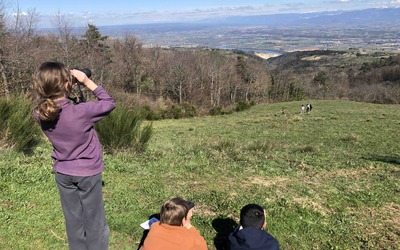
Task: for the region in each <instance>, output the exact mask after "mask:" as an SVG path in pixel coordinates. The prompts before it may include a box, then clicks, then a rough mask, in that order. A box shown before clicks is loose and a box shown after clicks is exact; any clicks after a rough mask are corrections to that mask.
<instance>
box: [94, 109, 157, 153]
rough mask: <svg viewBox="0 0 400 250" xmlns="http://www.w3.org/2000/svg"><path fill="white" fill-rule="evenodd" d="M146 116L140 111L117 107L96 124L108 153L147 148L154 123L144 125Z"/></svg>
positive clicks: (139, 150)
mask: <svg viewBox="0 0 400 250" xmlns="http://www.w3.org/2000/svg"><path fill="white" fill-rule="evenodd" d="M143 121H144V117H143V113H142V112H140V111H136V112H134V111H130V110H128V109H126V108H124V107H117V108H116V109H115V110H114V111H112V112H111V113H110V114H109V115H108V116H107V117H106V118H104V119H103V120H102V121H100V122H99V123H98V124H96V130H97V133H98V135H99V139H100V141H101V143H102V145H103V147H104V149H105V150H106V151H107V152H108V153H114V152H115V151H118V150H127V149H133V150H134V151H136V152H142V151H143V150H145V148H146V146H147V143H148V141H149V140H150V138H151V135H152V131H153V130H152V127H153V126H152V123H149V124H147V125H144V126H142V125H143Z"/></svg>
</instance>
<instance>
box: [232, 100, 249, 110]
mask: <svg viewBox="0 0 400 250" xmlns="http://www.w3.org/2000/svg"><path fill="white" fill-rule="evenodd" d="M250 107H251V105H250V103H248V102H246V101H239V102H238V104H237V105H236V109H235V110H236V112H240V111H244V110H247V109H250Z"/></svg>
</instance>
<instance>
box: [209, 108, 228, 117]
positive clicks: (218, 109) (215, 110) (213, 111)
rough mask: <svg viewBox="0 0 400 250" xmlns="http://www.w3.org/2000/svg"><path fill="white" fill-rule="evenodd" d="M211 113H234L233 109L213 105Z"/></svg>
mask: <svg viewBox="0 0 400 250" xmlns="http://www.w3.org/2000/svg"><path fill="white" fill-rule="evenodd" d="M209 114H210V115H229V114H232V110H229V109H226V108H223V107H221V106H218V107H212V108H211V109H210V111H209Z"/></svg>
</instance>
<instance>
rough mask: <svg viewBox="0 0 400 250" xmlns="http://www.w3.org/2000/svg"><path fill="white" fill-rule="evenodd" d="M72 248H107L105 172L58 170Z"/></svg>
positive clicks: (57, 174)
mask: <svg viewBox="0 0 400 250" xmlns="http://www.w3.org/2000/svg"><path fill="white" fill-rule="evenodd" d="M55 180H56V183H57V186H58V189H59V194H60V199H61V205H62V209H63V212H64V218H65V225H66V229H67V236H68V244H69V249H71V250H91V249H93V250H106V249H108V237H109V235H110V229H109V228H108V226H107V223H106V218H105V211H104V203H103V197H102V175H101V173H100V174H97V175H94V176H70V175H64V174H60V173H56V174H55Z"/></svg>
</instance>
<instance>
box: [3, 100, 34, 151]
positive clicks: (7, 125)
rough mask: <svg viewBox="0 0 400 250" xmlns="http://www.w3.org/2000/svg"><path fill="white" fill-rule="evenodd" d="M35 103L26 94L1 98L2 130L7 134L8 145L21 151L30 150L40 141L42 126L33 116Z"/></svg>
mask: <svg viewBox="0 0 400 250" xmlns="http://www.w3.org/2000/svg"><path fill="white" fill-rule="evenodd" d="M32 109H33V105H32V104H31V102H30V101H29V100H28V99H27V98H25V97H24V96H15V97H13V98H11V99H10V100H5V99H3V100H1V102H0V116H1V120H2V124H1V125H0V132H1V133H2V134H3V135H5V137H6V139H5V142H6V143H7V144H8V145H7V146H10V147H14V148H15V150H17V151H19V152H30V151H31V149H32V148H33V147H34V146H36V145H37V144H38V142H39V134H40V128H39V126H38V125H37V124H36V122H35V121H34V119H33V117H32Z"/></svg>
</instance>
